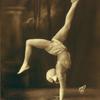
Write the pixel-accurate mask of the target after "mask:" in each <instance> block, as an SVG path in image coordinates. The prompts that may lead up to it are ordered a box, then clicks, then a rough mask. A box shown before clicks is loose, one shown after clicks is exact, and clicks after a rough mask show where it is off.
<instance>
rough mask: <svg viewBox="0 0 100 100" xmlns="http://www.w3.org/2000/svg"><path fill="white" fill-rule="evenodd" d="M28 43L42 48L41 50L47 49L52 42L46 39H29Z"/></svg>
mask: <svg viewBox="0 0 100 100" xmlns="http://www.w3.org/2000/svg"><path fill="white" fill-rule="evenodd" d="M28 41H29V44H30V45H31V46H33V47H36V48H40V49H45V48H47V47H48V46H49V45H50V43H51V41H49V40H46V39H29V40H28Z"/></svg>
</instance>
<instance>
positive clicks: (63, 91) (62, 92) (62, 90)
mask: <svg viewBox="0 0 100 100" xmlns="http://www.w3.org/2000/svg"><path fill="white" fill-rule="evenodd" d="M64 94H65V88H64V87H60V89H59V100H63V99H64Z"/></svg>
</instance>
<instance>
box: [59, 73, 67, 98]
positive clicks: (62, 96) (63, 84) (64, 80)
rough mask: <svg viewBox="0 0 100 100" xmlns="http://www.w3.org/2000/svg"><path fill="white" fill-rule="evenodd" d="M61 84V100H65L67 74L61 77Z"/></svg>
mask: <svg viewBox="0 0 100 100" xmlns="http://www.w3.org/2000/svg"><path fill="white" fill-rule="evenodd" d="M59 83H60V89H59V100H63V99H64V94H65V89H66V74H65V73H63V75H59Z"/></svg>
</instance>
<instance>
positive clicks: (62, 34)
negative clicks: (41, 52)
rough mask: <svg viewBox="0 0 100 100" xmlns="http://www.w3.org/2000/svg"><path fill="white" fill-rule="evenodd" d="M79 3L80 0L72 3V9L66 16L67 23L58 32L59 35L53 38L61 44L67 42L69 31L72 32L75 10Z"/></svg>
mask: <svg viewBox="0 0 100 100" xmlns="http://www.w3.org/2000/svg"><path fill="white" fill-rule="evenodd" d="M78 1H79V0H77V1H75V2H74V3H72V5H71V8H70V9H69V11H68V13H67V15H66V18H65V23H64V25H63V27H62V28H61V29H60V30H59V31H58V32H57V34H56V35H55V36H54V37H53V38H55V39H58V40H59V41H61V42H64V41H65V40H66V38H67V36H68V33H69V30H70V27H71V22H72V19H73V16H74V12H75V8H76V6H77V4H78Z"/></svg>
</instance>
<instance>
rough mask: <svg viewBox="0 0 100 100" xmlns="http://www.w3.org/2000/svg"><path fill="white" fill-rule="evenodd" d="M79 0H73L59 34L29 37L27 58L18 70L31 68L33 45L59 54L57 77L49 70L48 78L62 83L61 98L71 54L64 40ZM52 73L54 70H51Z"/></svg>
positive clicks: (50, 52) (26, 50)
mask: <svg viewBox="0 0 100 100" xmlns="http://www.w3.org/2000/svg"><path fill="white" fill-rule="evenodd" d="M78 1H79V0H71V2H72V5H71V8H70V10H69V12H68V13H67V15H66V19H65V24H64V26H63V27H62V28H61V29H60V30H59V31H58V32H57V34H56V35H55V36H54V37H53V38H52V39H51V41H50V40H46V39H29V40H27V41H26V49H25V58H24V61H23V64H22V66H21V68H20V70H19V72H18V74H20V73H22V72H23V71H25V70H27V69H29V68H30V67H29V65H28V62H29V59H30V56H31V53H32V47H36V48H40V49H44V50H45V51H47V52H48V53H49V54H52V55H54V56H57V64H56V66H55V70H54V72H55V75H54V76H55V78H54V77H53V78H52V77H49V76H48V72H47V80H48V81H49V78H51V80H52V81H55V82H56V80H57V79H58V81H59V84H60V92H59V93H60V100H63V97H64V89H65V85H66V71H67V69H68V68H69V67H70V62H71V61H70V54H69V52H68V50H67V48H66V47H65V46H64V44H63V42H64V41H65V40H66V38H67V35H68V32H69V29H70V26H71V21H72V19H73V16H74V12H75V8H76V6H77V4H78ZM51 73H52V71H51ZM49 82H50V81H49Z"/></svg>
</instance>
